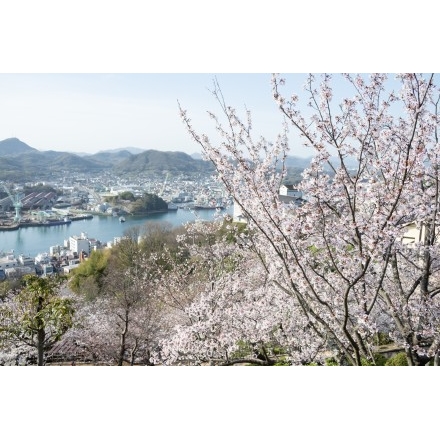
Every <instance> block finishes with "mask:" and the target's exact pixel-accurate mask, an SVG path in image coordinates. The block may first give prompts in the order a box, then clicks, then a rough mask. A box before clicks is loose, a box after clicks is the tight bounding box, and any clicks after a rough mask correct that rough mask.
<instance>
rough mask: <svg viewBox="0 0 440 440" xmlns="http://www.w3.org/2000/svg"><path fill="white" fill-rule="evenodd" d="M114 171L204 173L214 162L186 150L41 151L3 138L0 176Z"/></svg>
mask: <svg viewBox="0 0 440 440" xmlns="http://www.w3.org/2000/svg"><path fill="white" fill-rule="evenodd" d="M104 170H108V171H112V172H114V173H115V174H121V175H122V174H125V175H128V174H132V173H136V174H139V173H145V174H149V173H150V174H156V173H157V174H159V173H160V174H163V172H164V171H169V172H171V173H187V174H191V173H203V174H212V173H213V171H214V168H213V166H212V164H211V163H209V162H206V161H203V160H201V159H195V158H193V157H191V156H190V155H188V154H186V153H183V152H172V151H157V150H142V149H140V148H135V147H128V148H118V149H115V150H105V151H100V152H99V153H95V154H87V155H85V154H74V153H66V152H60V151H54V150H49V151H40V150H37V149H36V148H33V147H31V146H29V145H27V144H26V143H24V142H22V141H20V140H19V139H17V138H9V139H4V140H3V141H0V180H14V181H22V180H29V179H35V178H39V179H40V178H46V179H47V178H49V177H52V176H54V175H58V174H60V173H65V172H90V173H96V172H99V171H104Z"/></svg>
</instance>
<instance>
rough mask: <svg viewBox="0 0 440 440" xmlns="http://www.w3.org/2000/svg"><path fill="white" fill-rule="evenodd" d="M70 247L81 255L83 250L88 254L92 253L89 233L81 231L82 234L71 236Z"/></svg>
mask: <svg viewBox="0 0 440 440" xmlns="http://www.w3.org/2000/svg"><path fill="white" fill-rule="evenodd" d="M69 249H70V250H71V252H76V254H77V255H81V253H82V252H85V253H86V254H87V255H90V251H91V246H90V241H89V239H88V238H87V235H86V234H84V233H81V236H79V237H78V236H76V235H74V236H72V237H70V238H69Z"/></svg>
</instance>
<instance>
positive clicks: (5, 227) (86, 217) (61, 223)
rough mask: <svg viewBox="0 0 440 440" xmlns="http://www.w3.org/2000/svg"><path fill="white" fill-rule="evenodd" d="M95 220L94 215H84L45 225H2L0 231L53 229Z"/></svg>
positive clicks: (29, 223)
mask: <svg viewBox="0 0 440 440" xmlns="http://www.w3.org/2000/svg"><path fill="white" fill-rule="evenodd" d="M92 218H93V215H92V214H84V215H77V216H74V217H69V221H63V220H60V221H55V222H53V223H51V222H47V223H43V222H32V221H29V222H23V223H18V224H15V225H0V231H17V230H18V229H21V228H39V227H45V226H46V227H52V226H64V225H69V224H70V223H71V222H74V221H78V220H90V219H92Z"/></svg>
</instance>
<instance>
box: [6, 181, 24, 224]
mask: <svg viewBox="0 0 440 440" xmlns="http://www.w3.org/2000/svg"><path fill="white" fill-rule="evenodd" d="M3 188H4V189H5V190H6V192H7V193H8V196H9V198H10V199H11V200H12V204H13V206H14V208H15V217H14V221H15V222H17V223H18V222H19V221H20V219H21V208H22V206H23V204H22V203H21V194H15V196H13V195H12V194H11V191H9V189H8V187H7V186H6V185H3Z"/></svg>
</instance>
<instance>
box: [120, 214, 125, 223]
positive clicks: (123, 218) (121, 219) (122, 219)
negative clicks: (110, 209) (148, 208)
mask: <svg viewBox="0 0 440 440" xmlns="http://www.w3.org/2000/svg"><path fill="white" fill-rule="evenodd" d="M119 221H120V222H121V223H124V222H125V217H124V216H122V215H121V217H119Z"/></svg>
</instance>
